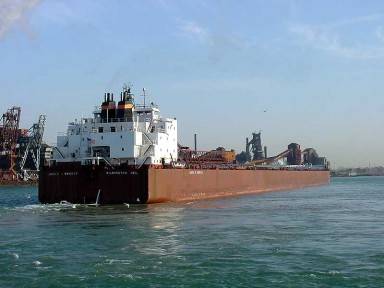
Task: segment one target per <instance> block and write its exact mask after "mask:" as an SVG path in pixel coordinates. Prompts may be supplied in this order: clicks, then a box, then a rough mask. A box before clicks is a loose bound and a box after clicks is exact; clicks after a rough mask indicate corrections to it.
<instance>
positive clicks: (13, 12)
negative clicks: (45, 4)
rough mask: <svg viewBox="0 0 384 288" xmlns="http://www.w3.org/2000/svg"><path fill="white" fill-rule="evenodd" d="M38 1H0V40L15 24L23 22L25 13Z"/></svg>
mask: <svg viewBox="0 0 384 288" xmlns="http://www.w3.org/2000/svg"><path fill="white" fill-rule="evenodd" d="M39 2H40V0H0V39H1V38H3V37H4V35H5V34H6V33H7V32H8V31H9V30H10V29H11V28H12V26H14V25H15V24H17V23H20V22H23V21H25V15H26V13H27V12H28V11H29V10H30V9H32V8H33V7H35V6H36V5H37V4H38V3H39Z"/></svg>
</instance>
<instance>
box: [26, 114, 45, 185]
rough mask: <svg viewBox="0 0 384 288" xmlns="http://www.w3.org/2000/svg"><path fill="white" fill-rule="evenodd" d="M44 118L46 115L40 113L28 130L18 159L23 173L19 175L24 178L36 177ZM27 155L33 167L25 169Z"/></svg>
mask: <svg viewBox="0 0 384 288" xmlns="http://www.w3.org/2000/svg"><path fill="white" fill-rule="evenodd" d="M45 120H46V116H45V115H40V116H39V120H38V122H37V123H34V124H33V125H32V127H31V128H30V129H29V130H28V134H29V141H28V144H27V146H26V148H25V151H24V153H23V154H22V155H23V157H22V159H21V161H20V172H22V174H23V175H21V176H22V178H23V179H24V180H28V179H31V178H37V173H38V171H39V167H40V151H41V144H42V141H43V135H44V127H45ZM28 156H30V157H31V159H32V163H33V167H29V168H33V169H25V164H26V161H27V158H28Z"/></svg>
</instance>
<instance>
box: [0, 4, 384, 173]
mask: <svg viewBox="0 0 384 288" xmlns="http://www.w3.org/2000/svg"><path fill="white" fill-rule="evenodd" d="M0 68H1V69H0V95H1V96H0V109H1V110H2V111H4V110H5V109H6V108H8V107H9V106H12V105H19V106H21V107H22V125H23V126H24V127H29V126H30V125H31V124H32V122H33V121H35V120H36V119H37V117H38V114H39V113H44V114H46V115H47V128H46V137H45V138H46V141H47V142H49V143H54V142H55V138H56V134H57V132H62V131H65V129H66V124H67V122H69V121H72V120H73V119H75V118H78V119H79V118H81V116H87V115H90V114H91V111H92V109H93V107H94V106H95V105H98V104H100V101H101V99H102V97H103V94H104V92H106V91H111V92H114V93H116V94H118V93H119V92H120V90H121V87H122V85H123V84H124V83H131V84H132V85H133V87H134V90H135V91H136V93H137V94H138V95H137V101H142V98H141V97H140V96H139V95H140V93H139V91H140V90H141V88H142V87H146V89H147V91H148V93H149V95H150V101H154V102H156V103H158V104H159V105H160V107H161V110H162V113H163V115H165V116H172V117H177V119H178V120H179V141H180V142H181V143H183V144H184V145H192V142H193V133H198V135H199V136H198V140H199V141H198V142H199V146H200V148H201V149H211V148H216V147H217V146H225V147H226V148H235V149H236V150H237V151H240V150H241V149H244V147H243V146H244V142H245V137H246V136H248V135H250V134H251V132H252V131H259V130H261V131H262V133H263V142H264V144H265V145H267V146H268V147H269V151H270V153H271V154H272V153H278V152H280V151H282V150H283V149H285V147H286V145H287V144H289V143H290V142H297V143H299V144H301V145H302V146H303V147H314V148H316V149H317V150H318V152H319V153H320V154H322V155H326V156H327V157H328V158H329V159H330V160H331V162H332V163H333V164H334V166H368V165H369V164H370V165H384V153H382V147H383V142H384V136H383V120H384V116H383V115H384V114H383V111H384V97H383V86H384V81H383V80H382V78H383V75H384V73H383V72H384V2H383V1H352V0H350V1H293V0H292V1H288V0H286V1H229V0H228V1H224V0H222V1H213V0H211V1H203V0H194V1H192V0H191V1H181V0H179V1H176V0H175V1H171V0H143V1H88V0H74V1H71V0H67V1H60V0H45V1H43V0H41V1H38V0H1V1H0ZM264 111H266V112H264Z"/></svg>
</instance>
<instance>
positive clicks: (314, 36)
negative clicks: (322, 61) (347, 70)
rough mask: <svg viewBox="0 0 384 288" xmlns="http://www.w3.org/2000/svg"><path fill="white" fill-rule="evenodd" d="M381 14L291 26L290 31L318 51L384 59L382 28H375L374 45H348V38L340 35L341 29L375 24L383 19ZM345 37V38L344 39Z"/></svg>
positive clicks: (341, 55)
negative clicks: (366, 23) (363, 24)
mask: <svg viewBox="0 0 384 288" xmlns="http://www.w3.org/2000/svg"><path fill="white" fill-rule="evenodd" d="M381 17H382V16H381V15H380V14H374V15H368V16H361V17H355V18H351V19H346V20H341V21H338V22H334V23H330V24H324V25H317V26H314V25H307V24H291V25H289V27H288V31H289V32H290V33H291V34H293V35H294V36H295V37H296V38H297V39H299V40H300V41H301V44H304V45H307V46H309V47H312V48H314V49H317V50H322V51H326V52H329V53H332V54H334V55H337V56H340V57H345V58H353V59H377V58H384V45H383V43H382V41H383V40H384V33H383V29H382V27H381V26H377V27H376V28H375V30H373V31H375V33H374V35H375V36H376V37H374V38H372V39H371V40H372V41H371V43H372V44H366V41H364V42H363V41H361V42H357V44H356V43H355V44H347V39H346V38H347V36H346V35H343V34H342V33H340V28H344V30H345V28H348V27H349V26H354V25H358V24H361V23H362V22H373V21H378V20H380V19H381ZM343 36H344V37H343ZM354 37H356V36H354Z"/></svg>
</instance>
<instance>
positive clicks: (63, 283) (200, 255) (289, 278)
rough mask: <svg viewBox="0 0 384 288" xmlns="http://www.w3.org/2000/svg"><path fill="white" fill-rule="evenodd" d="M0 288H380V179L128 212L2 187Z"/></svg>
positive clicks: (383, 259) (383, 201)
mask: <svg viewBox="0 0 384 288" xmlns="http://www.w3.org/2000/svg"><path fill="white" fill-rule="evenodd" d="M0 287H384V177H356V178H334V179H332V183H331V185H329V186H323V187H315V188H308V189H302V190H295V191H287V192H274V193H267V194H261V195H252V196H243V197H234V198H225V199H219V200H208V201H196V202H189V203H178V204H174V203H173V204H155V205H135V206H133V205H131V206H130V207H127V206H125V205H121V206H103V207H86V206H76V205H75V206H74V205H59V204H58V205H40V204H39V203H38V200H37V189H36V187H17V188H15V187H13V188H12V187H0Z"/></svg>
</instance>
